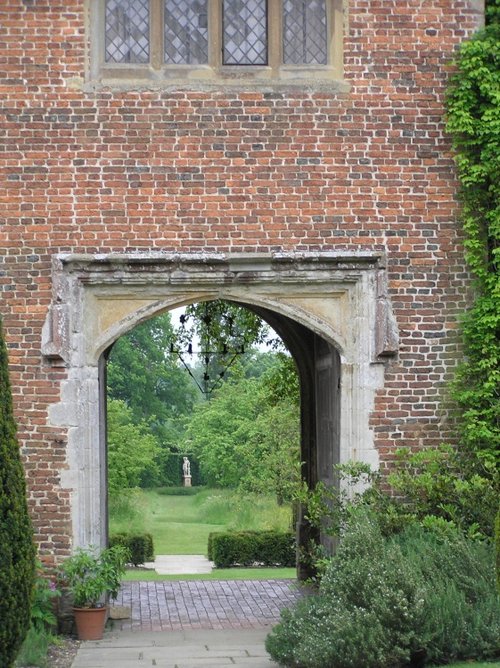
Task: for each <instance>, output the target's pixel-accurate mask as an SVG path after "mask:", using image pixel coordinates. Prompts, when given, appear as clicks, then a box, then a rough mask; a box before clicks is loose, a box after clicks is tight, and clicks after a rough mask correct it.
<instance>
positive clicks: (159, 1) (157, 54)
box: [150, 0, 164, 70]
mask: <svg viewBox="0 0 500 668" xmlns="http://www.w3.org/2000/svg"><path fill="white" fill-rule="evenodd" d="M150 14H151V30H150V43H151V66H152V67H153V69H155V70H159V69H160V68H161V67H162V65H163V33H164V31H163V29H162V26H163V20H164V19H163V0H150Z"/></svg>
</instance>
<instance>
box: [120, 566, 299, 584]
mask: <svg viewBox="0 0 500 668" xmlns="http://www.w3.org/2000/svg"><path fill="white" fill-rule="evenodd" d="M296 577H297V572H296V570H295V568H216V569H215V570H214V571H212V573H195V574H193V575H186V574H182V575H159V574H158V573H156V572H155V571H145V570H141V569H138V568H136V569H131V570H128V571H127V572H126V573H125V576H124V577H123V580H124V581H126V582H127V581H128V582H131V581H132V582H133V581H140V582H146V581H150V580H154V581H164V580H176V581H179V580H295V579H296Z"/></svg>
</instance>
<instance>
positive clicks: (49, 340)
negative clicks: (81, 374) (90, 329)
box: [42, 304, 69, 363]
mask: <svg viewBox="0 0 500 668" xmlns="http://www.w3.org/2000/svg"><path fill="white" fill-rule="evenodd" d="M42 354H43V355H44V356H45V357H46V358H47V359H49V360H51V361H53V362H56V363H57V362H64V363H67V362H68V361H69V309H68V305H67V304H52V305H51V306H49V312H48V313H47V318H46V319H45V324H44V326H43V329H42Z"/></svg>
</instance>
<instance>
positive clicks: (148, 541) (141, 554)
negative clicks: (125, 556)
mask: <svg viewBox="0 0 500 668" xmlns="http://www.w3.org/2000/svg"><path fill="white" fill-rule="evenodd" d="M115 545H123V547H126V548H128V549H129V550H130V563H131V564H133V565H134V566H138V565H139V564H143V563H144V562H145V561H152V560H153V559H154V557H155V553H154V545H153V536H152V535H151V534H150V533H140V534H132V533H130V534H129V533H117V534H114V535H113V536H110V538H109V547H114V546H115Z"/></svg>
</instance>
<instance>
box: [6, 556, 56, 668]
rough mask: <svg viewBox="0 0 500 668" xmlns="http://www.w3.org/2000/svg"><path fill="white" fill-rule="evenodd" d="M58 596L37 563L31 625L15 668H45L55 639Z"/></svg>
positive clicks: (52, 584) (53, 585) (40, 565)
mask: <svg viewBox="0 0 500 668" xmlns="http://www.w3.org/2000/svg"><path fill="white" fill-rule="evenodd" d="M60 595H61V594H60V592H59V591H58V589H57V588H56V586H55V584H54V583H53V582H51V581H50V579H49V578H48V576H47V574H46V573H45V571H44V569H43V566H42V564H41V563H40V562H39V561H38V562H37V574H36V578H35V581H34V585H33V598H32V603H31V625H30V628H29V630H28V633H27V634H26V637H25V639H24V642H23V644H22V645H21V649H20V650H19V653H18V655H17V658H16V666H38V667H39V668H46V666H47V665H48V663H47V653H48V649H49V646H50V645H51V644H52V643H53V642H54V641H55V639H56V637H55V636H54V633H53V632H54V629H55V627H56V624H57V618H56V616H55V614H54V601H55V599H56V598H57V597H58V596H60Z"/></svg>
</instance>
